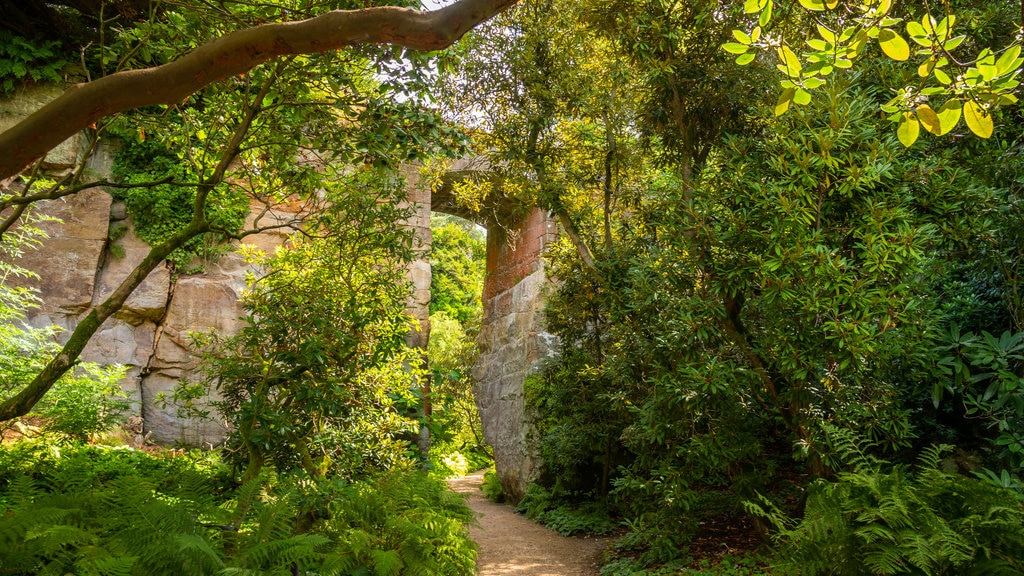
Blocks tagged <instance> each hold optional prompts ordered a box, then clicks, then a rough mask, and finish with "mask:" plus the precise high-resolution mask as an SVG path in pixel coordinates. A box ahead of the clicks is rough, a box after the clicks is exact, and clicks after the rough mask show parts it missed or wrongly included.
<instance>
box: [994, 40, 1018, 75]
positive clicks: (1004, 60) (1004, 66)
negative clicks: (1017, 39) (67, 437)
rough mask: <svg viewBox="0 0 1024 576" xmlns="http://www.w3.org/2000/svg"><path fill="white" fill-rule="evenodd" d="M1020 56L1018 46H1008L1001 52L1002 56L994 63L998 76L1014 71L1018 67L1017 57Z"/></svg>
mask: <svg viewBox="0 0 1024 576" xmlns="http://www.w3.org/2000/svg"><path fill="white" fill-rule="evenodd" d="M1018 56H1020V45H1017V46H1010V47H1009V48H1007V49H1006V52H1003V55H1002V56H1000V57H999V60H997V61H996V70H997V71H998V73H999V74H1000V75H1003V74H1006V73H1007V72H1009V71H1011V70H1014V69H1016V68H1017V66H1019V64H1017V57H1018Z"/></svg>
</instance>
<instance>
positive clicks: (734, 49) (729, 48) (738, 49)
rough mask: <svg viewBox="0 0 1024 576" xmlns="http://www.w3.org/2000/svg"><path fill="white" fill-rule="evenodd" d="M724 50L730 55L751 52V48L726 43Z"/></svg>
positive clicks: (744, 45)
mask: <svg viewBox="0 0 1024 576" xmlns="http://www.w3.org/2000/svg"><path fill="white" fill-rule="evenodd" d="M722 49H723V50H725V51H726V52H728V53H730V54H745V53H746V52H747V50H750V46H747V45H746V44H737V43H736V42H726V43H725V44H722Z"/></svg>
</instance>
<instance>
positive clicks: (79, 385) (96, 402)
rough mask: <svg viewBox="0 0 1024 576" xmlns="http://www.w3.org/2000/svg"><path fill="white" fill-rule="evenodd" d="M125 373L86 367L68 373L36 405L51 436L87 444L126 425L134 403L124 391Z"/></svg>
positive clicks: (112, 368)
mask: <svg viewBox="0 0 1024 576" xmlns="http://www.w3.org/2000/svg"><path fill="white" fill-rule="evenodd" d="M125 371H126V369H125V368H124V367H122V366H107V367H101V366H98V365H96V364H92V363H87V364H83V365H82V366H80V367H79V368H78V369H76V370H73V371H72V372H69V373H68V374H67V375H66V376H65V377H64V378H62V379H61V380H59V381H58V382H57V384H55V385H54V386H53V388H52V389H51V390H50V391H49V392H48V393H47V395H46V396H45V397H44V398H43V399H42V400H41V401H40V402H39V403H38V404H36V406H35V408H34V409H33V413H34V414H38V415H39V416H40V417H42V418H43V419H44V420H45V425H46V430H47V431H48V432H57V433H59V434H62V435H64V436H67V437H69V438H73V439H75V440H80V441H86V440H88V439H89V438H90V437H92V436H93V435H95V434H99V433H101V432H106V431H108V430H110V429H112V428H114V427H115V426H117V425H119V424H121V423H123V422H124V420H125V417H126V415H127V414H128V412H129V410H130V409H131V408H132V406H133V404H134V402H132V401H131V400H130V396H129V395H128V394H127V393H126V392H124V391H123V390H122V389H121V381H122V380H123V379H124V375H125Z"/></svg>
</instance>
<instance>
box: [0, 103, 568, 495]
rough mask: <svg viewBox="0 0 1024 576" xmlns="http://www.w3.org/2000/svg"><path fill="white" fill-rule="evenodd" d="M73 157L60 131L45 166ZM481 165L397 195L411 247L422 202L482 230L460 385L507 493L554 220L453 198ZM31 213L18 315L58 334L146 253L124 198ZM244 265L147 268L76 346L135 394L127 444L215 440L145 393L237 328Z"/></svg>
mask: <svg viewBox="0 0 1024 576" xmlns="http://www.w3.org/2000/svg"><path fill="white" fill-rule="evenodd" d="M50 92H53V91H50ZM50 92H46V91H45V89H44V90H43V91H42V92H40V93H39V94H34V93H32V94H29V96H30V98H29V99H28V100H27V101H25V102H21V103H17V102H16V103H14V104H11V103H6V104H5V105H4V109H3V114H0V130H2V129H3V128H4V127H5V126H4V124H11V123H13V122H14V121H16V120H17V119H18V116H20V115H23V114H27V113H28V112H31V110H33V109H34V108H35V107H38V106H39V105H40V104H41V103H42V102H45V100H48V99H49V98H52V97H53V95H55V94H51V93H50ZM56 93H59V91H57V92H56ZM80 156H81V148H80V147H76V143H75V142H73V141H71V140H69V141H68V142H66V143H65V144H64V145H62V147H61V148H59V149H57V150H55V151H54V152H52V153H51V154H50V155H49V156H48V157H47V165H48V167H49V168H50V169H53V170H61V169H62V168H65V169H66V168H67V167H70V166H72V165H73V164H74V163H75V162H77V161H78V160H80ZM88 161H89V163H90V167H91V168H92V169H93V170H94V171H96V172H99V173H103V172H104V171H106V170H107V169H109V166H110V158H109V155H105V154H104V153H103V151H102V150H101V151H100V152H99V153H98V154H97V155H96V156H94V157H93V158H90V159H89V160H88ZM486 168H487V167H486V166H480V165H474V163H473V162H469V161H460V162H457V163H456V164H455V165H454V166H452V167H451V169H450V170H449V171H448V172H447V173H446V174H445V175H444V177H443V178H442V185H441V186H438V187H435V188H436V189H435V190H434V191H433V192H432V191H431V190H430V189H429V188H427V187H425V186H422V185H420V178H419V173H418V171H417V170H416V169H415V168H413V167H407V168H406V169H405V170H404V172H405V175H406V179H407V182H408V184H409V200H410V201H411V202H413V203H414V204H415V206H416V212H415V215H414V216H413V218H412V219H411V221H410V222H408V223H407V225H409V226H411V227H412V228H413V229H414V230H415V233H416V236H417V238H418V239H419V244H420V246H421V247H422V248H427V247H429V245H430V240H431V236H430V213H431V211H437V212H445V213H449V214H454V215H457V216H462V217H465V218H468V219H471V220H473V221H475V222H477V223H479V224H481V225H483V226H485V227H486V228H487V231H488V234H487V274H486V279H485V283H484V296H483V306H484V311H483V325H482V328H481V332H480V337H479V344H480V349H481V354H480V357H479V362H478V365H477V366H476V369H475V371H474V391H475V395H476V399H477V404H478V406H479V408H480V412H481V416H482V420H483V425H484V434H485V437H486V440H487V441H488V443H489V444H491V446H492V447H493V448H494V452H495V457H496V460H497V462H498V472H499V476H500V478H501V480H502V484H503V485H504V486H505V488H506V490H507V492H508V493H509V494H510V495H512V496H513V497H518V496H520V495H522V493H523V491H524V490H525V487H526V483H527V482H528V480H529V479H531V478H532V477H533V475H534V474H535V472H536V469H537V466H538V463H539V459H538V458H537V455H536V454H535V452H534V450H533V448H532V446H534V442H533V429H532V427H531V425H530V423H529V419H528V418H526V417H525V413H524V402H523V400H524V399H523V383H524V380H525V378H526V376H527V375H528V374H530V373H531V372H533V371H535V370H536V369H537V368H538V367H539V364H540V362H541V361H543V359H544V358H546V357H548V356H550V355H552V354H553V353H554V339H553V337H552V336H551V335H550V334H548V333H546V332H545V331H544V328H543V326H544V322H543V315H542V306H543V288H544V286H545V284H546V280H545V275H544V264H543V260H542V258H541V255H542V254H543V252H544V250H545V248H546V246H547V245H548V244H549V243H550V242H551V241H552V240H553V238H554V237H555V234H556V228H555V224H554V221H553V220H552V219H550V218H548V217H547V215H546V214H545V213H544V212H543V211H541V210H539V209H537V208H531V207H527V206H522V205H520V204H517V203H515V202H511V201H507V200H503V199H500V198H499V199H498V200H491V201H486V202H485V203H484V205H483V206H481V209H479V210H476V211H471V210H468V209H466V208H465V207H463V206H461V205H460V204H459V203H458V202H456V201H455V200H454V198H453V195H452V185H453V184H454V183H455V182H458V181H460V180H465V179H466V178H488V177H489V176H488V174H489V172H488V171H487V169H486ZM43 211H44V212H46V213H49V214H50V215H52V216H55V217H57V218H59V219H60V220H61V221H62V222H61V223H57V222H50V223H45V224H44V225H43V226H42V227H43V228H44V229H45V230H46V232H47V233H48V235H49V239H48V240H47V241H46V242H45V244H44V245H43V247H42V248H41V249H39V250H34V251H29V252H28V253H27V254H26V255H25V256H24V257H23V258H22V260H21V262H20V263H21V264H22V265H23V266H25V267H26V268H28V269H30V270H33V271H35V272H37V273H38V274H39V278H38V279H37V280H36V281H34V283H33V284H34V286H35V287H37V288H39V290H40V296H41V298H42V300H43V303H44V304H43V306H42V307H41V308H39V309H38V310H34V311H32V312H31V316H30V318H29V322H30V323H31V324H32V325H34V326H46V325H51V324H56V325H58V326H62V327H64V328H66V329H68V330H69V331H70V329H73V327H74V325H75V324H76V323H77V321H78V319H79V318H81V317H82V316H83V315H84V314H85V313H86V312H87V310H88V309H89V308H90V307H92V306H95V305H96V304H98V303H99V302H101V301H102V300H103V299H105V298H106V297H107V296H109V295H110V293H111V292H112V291H113V290H114V288H116V287H117V285H118V284H119V283H120V282H121V281H122V280H123V279H124V278H125V277H126V276H127V274H128V273H129V272H130V271H131V270H132V269H133V268H134V266H135V265H136V264H137V263H138V262H139V261H141V259H142V258H143V257H144V256H145V255H146V253H147V252H148V249H149V248H148V245H146V243H145V242H143V241H142V240H140V239H139V238H138V237H137V236H136V235H135V234H134V233H133V231H132V228H131V223H130V221H129V220H128V219H127V216H126V214H125V208H124V205H123V204H120V203H117V202H113V201H112V199H111V196H110V195H109V194H108V193H107V192H105V191H103V190H101V189H98V188H95V189H89V190H86V191H83V192H81V193H79V194H77V195H75V196H73V197H69V198H65V199H60V200H54V201H50V202H48V203H47V204H46V206H45V207H44V208H43ZM282 217H287V214H285V215H282ZM284 239H285V236H284V235H283V234H281V233H264V234H259V235H255V236H250V237H247V238H246V239H245V240H244V242H245V243H247V244H253V245H256V246H258V247H260V248H262V249H264V250H272V249H273V248H274V247H276V246H278V245H280V244H281V243H282V242H283V241H284ZM246 271H247V267H246V264H245V262H244V261H243V260H242V258H241V257H240V256H239V255H238V254H235V253H229V254H226V255H224V256H222V257H221V258H219V259H218V260H217V261H216V262H212V263H209V264H207V265H206V271H205V272H204V273H202V274H196V275H183V276H180V277H173V276H172V275H171V274H170V271H169V270H168V269H167V268H165V267H162V266H161V267H159V268H157V269H156V270H154V271H153V272H152V273H151V274H150V276H149V277H148V278H147V279H146V280H145V281H144V282H143V284H142V285H141V286H140V287H139V288H138V289H136V291H135V293H133V295H132V296H131V297H130V298H129V300H128V302H127V303H126V305H125V306H124V308H123V309H122V310H121V312H119V313H118V314H117V315H116V316H115V317H113V318H110V319H109V320H108V321H107V322H106V323H105V324H104V325H103V326H102V327H101V329H100V331H99V332H98V333H97V334H96V335H95V336H94V338H93V340H92V341H91V342H90V344H89V345H88V347H87V348H86V350H85V351H84V353H83V355H82V359H83V360H85V361H90V362H97V363H101V364H122V365H125V366H127V367H128V368H129V372H128V376H127V378H126V381H125V384H124V386H125V388H126V389H127V390H129V391H130V392H132V393H133V394H134V395H135V396H136V398H137V399H138V400H140V407H141V408H140V412H139V414H138V416H139V418H141V426H142V430H141V431H140V435H139V437H138V439H139V440H142V439H144V438H147V437H148V438H149V439H151V440H153V441H156V442H160V443H175V442H181V443H185V444H192V445H201V444H205V443H217V442H218V441H219V439H220V438H222V437H223V434H224V431H225V430H224V428H223V427H222V426H220V425H218V424H217V423H214V422H209V421H196V420H182V419H179V418H177V416H176V415H175V413H174V410H173V408H161V407H160V406H158V404H157V403H156V401H155V400H156V397H157V395H158V394H159V393H161V392H168V391H170V390H171V389H173V387H174V386H175V385H176V383H177V382H178V380H179V379H180V378H182V377H187V376H188V375H189V374H191V373H193V372H194V371H195V370H196V369H197V367H198V359H197V358H196V357H195V356H194V355H193V354H192V352H191V350H190V347H189V344H188V333H189V332H190V331H201V330H208V329H215V330H218V331H220V332H222V333H227V334H231V333H234V332H236V331H237V330H239V329H240V328H241V326H242V324H241V322H242V321H241V320H240V318H241V317H242V316H243V315H244V311H243V310H242V309H241V307H240V306H239V304H238V296H239V294H240V292H241V290H242V289H243V288H244V287H245V273H246ZM410 277H411V279H412V281H413V284H414V292H413V294H412V297H411V299H410V305H409V311H410V313H411V314H412V315H413V316H415V317H416V318H417V319H418V320H419V321H420V323H421V327H422V328H421V331H420V332H419V333H416V334H412V335H410V343H411V344H413V345H417V346H421V347H423V348H425V347H426V342H427V338H428V336H429V319H428V306H429V302H430V263H429V261H427V260H426V259H421V260H419V261H416V262H414V263H413V264H412V266H411V267H410Z"/></svg>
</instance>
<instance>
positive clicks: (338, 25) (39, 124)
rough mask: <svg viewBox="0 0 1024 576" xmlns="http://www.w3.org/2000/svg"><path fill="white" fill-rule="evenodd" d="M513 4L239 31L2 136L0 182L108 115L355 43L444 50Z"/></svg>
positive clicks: (65, 102) (465, 1)
mask: <svg viewBox="0 0 1024 576" xmlns="http://www.w3.org/2000/svg"><path fill="white" fill-rule="evenodd" d="M516 1H517V0H460V1H459V2H456V3H454V4H452V5H450V6H447V7H445V8H442V9H440V10H435V11H432V12H421V11H417V10H409V9H407V8H398V7H394V6H381V7H374V8H365V9H362V10H336V11H334V12H328V13H326V14H323V15H320V16H317V17H315V18H310V19H308V20H301V21H298V22H279V23H271V24H264V25H262V26H256V27H253V28H248V29H245V30H239V31H238V32H233V33H231V34H228V35H226V36H222V37H221V38H218V39H216V40H213V41H212V42H209V43H207V44H204V45H202V46H200V47H198V48H196V49H195V50H193V51H192V52H190V53H189V54H187V55H185V56H183V57H182V58H180V59H178V60H175V61H174V62H170V63H168V64H164V65H163V66H157V67H155V68H145V69H141V70H128V71H124V72H118V73H116V74H111V75H110V76H105V77H103V78H100V79H99V80H96V81H94V82H89V83H85V84H77V85H75V86H72V87H71V88H69V89H68V90H67V91H66V92H65V93H64V94H63V95H61V96H60V97H58V98H57V99H56V100H54V101H52V102H50V103H49V104H47V105H46V106H44V107H43V108H41V109H39V110H38V111H37V112H35V113H34V114H32V115H31V116H29V117H28V118H26V119H25V120H23V121H22V122H21V123H19V124H17V125H16V126H14V127H12V128H11V129H9V130H7V131H6V132H3V133H0V179H3V178H6V177H8V176H13V175H15V174H17V173H18V172H20V171H21V170H22V169H23V168H25V166H27V165H28V164H30V163H31V162H32V161H33V160H35V159H37V158H39V157H41V156H43V155H44V154H46V153H47V152H49V151H50V150H51V149H53V148H54V147H55V146H57V145H58V144H60V143H61V142H63V141H64V140H66V139H67V138H69V137H71V136H73V135H74V134H75V133H76V132H78V131H79V130H83V129H85V128H86V127H88V126H89V125H91V124H92V123H94V122H96V121H97V120H99V119H101V118H104V117H106V116H110V115H111V114H115V113H117V112H123V111H125V110H131V109H133V108H139V107H142V106H152V105H156V104H168V105H169V104H175V103H178V102H181V101H182V100H184V99H185V98H186V97H188V96H189V95H190V94H192V93H194V92H196V91H198V90H199V89H201V88H203V87H204V86H208V85H209V84H212V83H213V82H216V81H218V80H223V79H225V78H230V77H231V76H236V75H238V74H242V73H245V72H246V71H248V70H250V69H251V68H253V67H255V66H257V65H259V64H262V63H264V62H267V61H270V60H273V59H274V58H278V57H280V56H286V55H293V54H313V53H319V52H329V51H331V50H338V49H340V48H344V47H346V46H352V45H356V44H396V45H400V46H405V47H407V48H412V49H414V50H440V49H442V48H445V47H447V46H450V45H451V44H453V43H454V42H455V41H457V40H458V39H459V38H461V37H462V35H463V34H465V33H466V32H468V31H469V30H470V29H472V28H473V27H474V26H476V25H477V24H479V23H480V22H483V21H484V20H487V19H488V18H490V17H491V16H494V15H495V14H497V13H498V12H501V11H502V10H504V9H506V8H508V7H509V6H511V5H512V4H514V3H515V2H516Z"/></svg>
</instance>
